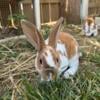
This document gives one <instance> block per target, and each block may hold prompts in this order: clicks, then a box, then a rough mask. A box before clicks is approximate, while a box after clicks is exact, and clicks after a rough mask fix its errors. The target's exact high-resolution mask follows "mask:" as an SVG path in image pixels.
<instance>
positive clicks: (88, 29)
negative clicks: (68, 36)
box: [83, 17, 97, 36]
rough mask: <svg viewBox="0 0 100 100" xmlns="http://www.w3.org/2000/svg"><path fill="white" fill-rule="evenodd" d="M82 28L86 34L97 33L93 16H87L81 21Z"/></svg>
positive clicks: (93, 34) (92, 34)
mask: <svg viewBox="0 0 100 100" xmlns="http://www.w3.org/2000/svg"><path fill="white" fill-rule="evenodd" d="M83 30H84V34H85V35H86V36H95V35H96V34H97V26H96V24H95V20H94V18H93V17H88V18H86V19H85V21H84V23H83Z"/></svg>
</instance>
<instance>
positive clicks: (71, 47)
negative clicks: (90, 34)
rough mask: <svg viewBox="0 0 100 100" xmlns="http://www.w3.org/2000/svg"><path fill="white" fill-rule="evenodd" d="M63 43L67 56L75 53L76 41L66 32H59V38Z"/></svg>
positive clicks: (69, 56)
mask: <svg viewBox="0 0 100 100" xmlns="http://www.w3.org/2000/svg"><path fill="white" fill-rule="evenodd" d="M58 39H60V40H61V42H62V43H64V44H65V47H66V51H67V54H68V58H71V57H72V56H73V55H74V54H75V53H76V46H78V44H77V41H76V40H75V39H74V38H73V37H72V36H71V35H70V34H68V33H64V32H61V33H60V35H59V38H58Z"/></svg>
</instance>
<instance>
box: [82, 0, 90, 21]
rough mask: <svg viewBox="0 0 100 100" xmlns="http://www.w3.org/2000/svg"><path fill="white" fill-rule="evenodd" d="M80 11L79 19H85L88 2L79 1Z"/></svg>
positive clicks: (84, 0) (87, 0) (85, 0)
mask: <svg viewBox="0 0 100 100" xmlns="http://www.w3.org/2000/svg"><path fill="white" fill-rule="evenodd" d="M81 1H82V2H81V10H80V16H81V19H85V18H86V17H87V16H88V6H89V4H88V3H89V0H81Z"/></svg>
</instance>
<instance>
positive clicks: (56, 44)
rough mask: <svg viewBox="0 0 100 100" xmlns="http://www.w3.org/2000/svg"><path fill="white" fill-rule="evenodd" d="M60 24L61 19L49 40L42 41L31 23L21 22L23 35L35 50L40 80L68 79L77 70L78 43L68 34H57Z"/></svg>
mask: <svg viewBox="0 0 100 100" xmlns="http://www.w3.org/2000/svg"><path fill="white" fill-rule="evenodd" d="M62 22H63V18H62V17H61V18H60V19H59V20H58V21H57V23H56V24H55V26H54V27H53V29H52V31H51V33H50V35H49V38H48V39H47V40H46V41H44V39H43V37H42V35H41V34H40V32H39V31H38V30H37V29H36V27H35V26H34V25H33V24H32V23H30V22H28V21H26V20H22V21H21V26H22V29H23V32H24V34H25V35H26V37H27V39H28V41H29V42H30V43H31V44H32V45H33V46H34V47H35V48H36V49H37V56H36V59H35V67H36V70H37V71H38V73H39V74H40V76H41V80H46V81H50V80H54V79H55V78H56V77H60V76H62V77H64V78H68V77H69V76H70V75H75V73H76V72H77V70H78V66H79V52H78V43H77V41H76V40H75V39H74V38H73V37H72V36H71V35H70V34H68V33H65V32H59V27H60V26H61V24H62Z"/></svg>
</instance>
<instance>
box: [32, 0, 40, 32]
mask: <svg viewBox="0 0 100 100" xmlns="http://www.w3.org/2000/svg"><path fill="white" fill-rule="evenodd" d="M33 4H34V10H35V23H36V27H37V29H38V30H40V28H41V21H40V0H33Z"/></svg>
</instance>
